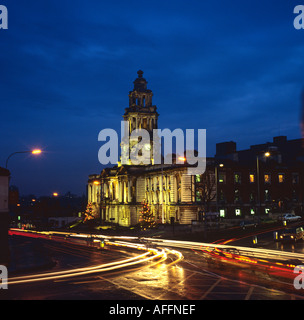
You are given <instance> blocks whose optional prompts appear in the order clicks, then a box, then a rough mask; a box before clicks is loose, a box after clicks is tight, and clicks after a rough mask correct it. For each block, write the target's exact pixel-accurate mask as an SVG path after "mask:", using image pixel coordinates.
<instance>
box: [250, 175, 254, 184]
mask: <svg viewBox="0 0 304 320" xmlns="http://www.w3.org/2000/svg"><path fill="white" fill-rule="evenodd" d="M249 181H250V183H254V174H250V175H249Z"/></svg>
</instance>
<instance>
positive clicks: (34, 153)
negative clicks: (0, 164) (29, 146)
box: [5, 149, 42, 169]
mask: <svg viewBox="0 0 304 320" xmlns="http://www.w3.org/2000/svg"><path fill="white" fill-rule="evenodd" d="M41 152H42V151H41V150H40V149H34V150H28V151H17V152H13V153H11V154H10V155H9V156H8V157H7V159H6V162H5V168H6V169H7V164H8V160H9V159H10V158H11V157H12V156H13V155H14V154H17V153H31V154H33V155H37V154H40V153H41Z"/></svg>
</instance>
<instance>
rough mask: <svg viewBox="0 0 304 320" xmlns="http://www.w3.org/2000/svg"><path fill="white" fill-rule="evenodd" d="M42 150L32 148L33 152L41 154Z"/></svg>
mask: <svg viewBox="0 0 304 320" xmlns="http://www.w3.org/2000/svg"><path fill="white" fill-rule="evenodd" d="M41 152H42V151H41V150H40V149H34V150H32V154H40V153H41Z"/></svg>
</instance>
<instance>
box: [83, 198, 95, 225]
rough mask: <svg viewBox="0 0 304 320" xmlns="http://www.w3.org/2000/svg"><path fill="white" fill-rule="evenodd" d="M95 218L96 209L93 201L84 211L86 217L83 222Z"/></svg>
mask: <svg viewBox="0 0 304 320" xmlns="http://www.w3.org/2000/svg"><path fill="white" fill-rule="evenodd" d="M92 219H94V210H93V205H92V203H91V202H89V203H88V204H87V208H86V210H85V212H84V219H83V222H86V221H88V220H92Z"/></svg>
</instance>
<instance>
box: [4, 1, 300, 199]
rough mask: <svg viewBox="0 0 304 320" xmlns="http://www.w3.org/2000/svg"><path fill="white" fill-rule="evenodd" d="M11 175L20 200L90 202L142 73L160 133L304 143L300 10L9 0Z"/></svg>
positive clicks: (7, 144)
mask: <svg viewBox="0 0 304 320" xmlns="http://www.w3.org/2000/svg"><path fill="white" fill-rule="evenodd" d="M0 4H2V5H5V6H7V9H8V14H9V17H8V30H0V46H1V47H0V48H1V50H0V65H1V86H0V97H1V109H0V110H1V113H0V134H1V143H0V150H1V151H0V165H1V166H3V167H4V166H5V161H6V158H7V157H8V155H9V154H10V153H12V152H15V151H23V150H30V149H32V148H34V147H39V148H41V149H43V151H44V153H43V154H42V155H40V156H36V157H33V156H31V155H24V154H21V155H16V156H14V157H12V158H11V159H10V161H9V169H10V170H11V174H12V178H11V184H12V185H16V186H17V187H18V188H19V190H20V194H22V195H26V194H30V193H32V194H36V195H37V196H40V195H51V194H52V193H53V192H54V191H56V192H58V193H59V194H64V193H66V192H68V191H70V192H72V193H75V194H78V195H82V194H83V193H85V192H86V183H87V178H88V175H89V174H92V173H99V172H100V171H101V170H102V168H103V167H102V165H101V164H100V163H99V162H98V157H97V155H98V150H99V148H100V146H101V144H102V143H101V142H98V140H97V137H98V133H99V131H100V130H102V129H104V128H113V129H116V130H120V121H121V120H122V115H123V113H124V109H125V108H126V107H128V93H129V91H130V90H132V89H133V81H134V80H135V78H136V77H137V71H138V70H139V69H142V70H143V71H144V77H145V78H146V80H147V81H148V88H149V89H151V90H152V91H153V93H154V97H153V104H155V105H156V106H157V108H158V112H159V114H160V118H159V127H160V128H169V129H172V130H173V129H175V128H182V129H186V128H188V129H199V128H201V129H207V155H208V156H213V155H214V154H215V144H216V143H218V142H224V141H231V140H233V141H236V142H237V148H238V149H246V148H249V147H250V145H252V144H258V143H264V142H266V141H272V137H273V136H278V135H287V137H288V139H297V138H300V137H301V135H300V126H299V120H300V97H301V92H302V89H303V87H304V80H303V71H304V29H301V30H296V29H295V28H294V26H293V20H294V18H295V16H296V15H295V14H294V13H293V9H294V7H295V6H296V5H298V4H304V3H303V2H302V3H301V2H300V0H298V1H290V0H288V1H286V0H284V1H244V0H239V1H228V0H227V1H202V0H197V1H195V0H194V1H191V0H188V1H186V0H184V1H178V0H175V1H163V0H162V1H158V0H153V1H125V0H123V1H102V0H87V1H84V0H73V1H71V0H70V1H66V0H61V1H54V0H43V1H38V0H36V1H33V0H27V1H21V0H14V1H12V0H10V1H8V0H0Z"/></svg>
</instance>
